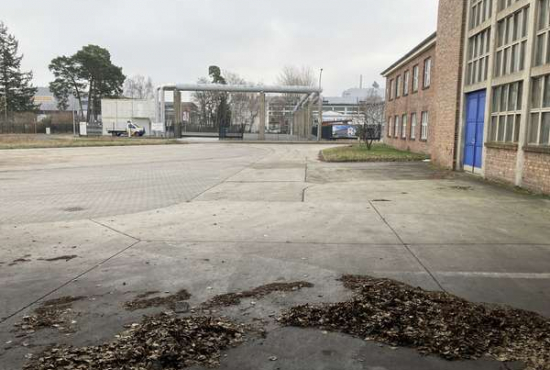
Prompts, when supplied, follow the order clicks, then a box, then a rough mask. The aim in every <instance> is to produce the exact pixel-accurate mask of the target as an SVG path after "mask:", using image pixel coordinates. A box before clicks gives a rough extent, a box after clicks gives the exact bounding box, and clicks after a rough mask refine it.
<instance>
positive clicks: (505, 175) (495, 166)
mask: <svg viewBox="0 0 550 370" xmlns="http://www.w3.org/2000/svg"><path fill="white" fill-rule="evenodd" d="M517 150H518V148H517V146H510V147H509V148H505V147H504V146H503V147H502V148H497V147H487V154H486V155H485V177H486V178H487V179H489V180H497V181H504V182H507V183H510V184H514V183H515V181H516V163H517V158H518V157H517Z"/></svg>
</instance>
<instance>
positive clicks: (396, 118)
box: [393, 116, 399, 137]
mask: <svg viewBox="0 0 550 370" xmlns="http://www.w3.org/2000/svg"><path fill="white" fill-rule="evenodd" d="M393 137H399V116H395V129H394V131H393Z"/></svg>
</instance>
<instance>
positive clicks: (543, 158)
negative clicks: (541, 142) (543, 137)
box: [522, 151, 550, 194]
mask: <svg viewBox="0 0 550 370" xmlns="http://www.w3.org/2000/svg"><path fill="white" fill-rule="evenodd" d="M522 181H523V182H522V185H523V187H525V188H527V189H529V190H532V191H535V192H541V193H546V194H550V151H549V152H547V153H536V152H530V151H526V152H525V163H524V168H523V179H522Z"/></svg>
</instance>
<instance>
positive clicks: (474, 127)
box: [464, 90, 486, 168]
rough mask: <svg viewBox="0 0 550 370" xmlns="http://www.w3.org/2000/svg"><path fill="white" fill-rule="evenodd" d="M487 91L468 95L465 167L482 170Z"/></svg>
mask: <svg viewBox="0 0 550 370" xmlns="http://www.w3.org/2000/svg"><path fill="white" fill-rule="evenodd" d="M485 96H486V93H485V90H482V91H476V92H473V93H470V94H468V95H466V137H465V139H466V141H465V142H464V165H465V166H470V167H472V168H481V165H482V161H483V125H484V121H485Z"/></svg>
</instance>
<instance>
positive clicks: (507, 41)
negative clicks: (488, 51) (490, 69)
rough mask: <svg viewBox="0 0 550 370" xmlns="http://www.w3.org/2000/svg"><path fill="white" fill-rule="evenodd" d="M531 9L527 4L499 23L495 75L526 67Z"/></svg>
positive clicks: (510, 72)
mask: <svg viewBox="0 0 550 370" xmlns="http://www.w3.org/2000/svg"><path fill="white" fill-rule="evenodd" d="M530 11H531V9H530V7H529V6H525V7H523V8H521V9H519V10H518V11H516V12H515V13H513V14H510V15H509V16H508V17H506V18H504V19H502V20H500V21H499V22H498V23H497V25H496V30H497V35H496V36H497V37H496V39H497V41H496V43H497V45H496V51H495V71H494V76H495V77H501V76H507V75H510V74H512V73H516V72H520V71H523V70H524V69H525V65H526V62H525V57H526V50H527V39H528V37H529V12H530Z"/></svg>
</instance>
